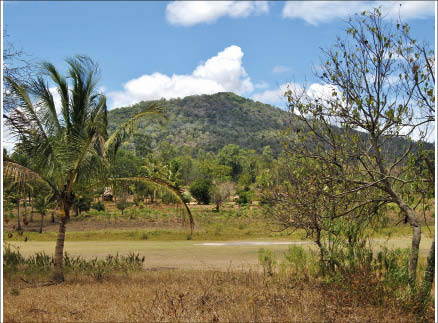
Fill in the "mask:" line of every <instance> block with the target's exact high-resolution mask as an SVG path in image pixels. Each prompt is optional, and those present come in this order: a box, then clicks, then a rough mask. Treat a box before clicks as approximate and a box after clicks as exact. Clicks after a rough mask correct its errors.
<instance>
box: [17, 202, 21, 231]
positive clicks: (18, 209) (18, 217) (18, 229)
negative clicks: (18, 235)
mask: <svg viewBox="0 0 438 323" xmlns="http://www.w3.org/2000/svg"><path fill="white" fill-rule="evenodd" d="M17 221H18V226H17V231H21V223H20V200H18V202H17Z"/></svg>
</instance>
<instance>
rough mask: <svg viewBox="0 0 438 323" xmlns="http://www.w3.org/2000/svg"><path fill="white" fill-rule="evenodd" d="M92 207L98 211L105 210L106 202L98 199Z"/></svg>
mask: <svg viewBox="0 0 438 323" xmlns="http://www.w3.org/2000/svg"><path fill="white" fill-rule="evenodd" d="M91 208H92V209H95V210H97V211H105V204H103V203H102V202H101V201H97V202H96V203H93V204H91Z"/></svg>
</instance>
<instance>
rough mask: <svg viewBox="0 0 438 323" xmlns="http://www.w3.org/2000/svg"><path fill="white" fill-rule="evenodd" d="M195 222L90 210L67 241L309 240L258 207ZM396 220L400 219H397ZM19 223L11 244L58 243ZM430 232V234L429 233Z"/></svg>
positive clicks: (394, 231)
mask: <svg viewBox="0 0 438 323" xmlns="http://www.w3.org/2000/svg"><path fill="white" fill-rule="evenodd" d="M191 207H192V213H193V215H194V219H195V231H194V233H193V234H192V235H190V230H189V228H188V222H187V221H186V220H187V219H185V218H184V216H183V213H182V209H181V208H176V207H172V206H162V205H161V206H160V205H154V206H151V207H148V208H143V209H134V208H131V209H129V210H126V211H125V214H124V215H123V216H122V215H121V213H120V212H117V211H115V210H114V206H113V205H112V204H107V205H106V208H107V211H96V210H90V211H89V212H84V213H83V214H82V215H80V216H78V217H72V218H71V221H70V222H69V224H68V226H67V234H66V241H89V240H93V241H122V240H123V241H141V240H151V241H174V240H176V241H180V240H199V241H206V240H209V241H210V240H217V241H224V240H253V239H280V240H283V239H284V240H305V232H304V231H303V230H296V231H293V230H285V231H279V228H278V227H276V226H275V225H273V224H272V223H270V219H269V218H266V217H265V214H263V213H262V210H261V209H260V208H258V207H255V206H253V207H242V208H237V207H235V206H233V205H227V207H224V208H223V209H222V210H221V211H220V212H219V213H217V212H214V210H213V209H212V207H211V206H204V205H202V206H191ZM393 216H395V215H393ZM393 222H394V221H392V222H391V223H390V224H389V225H388V227H387V228H383V229H380V230H379V231H378V232H374V233H373V236H374V237H375V238H386V237H402V236H408V235H410V234H411V228H410V227H409V226H408V225H404V224H402V225H394V223H393ZM14 225H15V221H14V220H13V219H7V223H4V230H5V233H6V234H5V235H4V237H5V240H6V241H23V240H25V239H27V240H30V241H55V240H56V234H57V230H58V225H57V223H53V224H52V223H50V222H49V221H48V220H46V224H45V225H46V226H45V228H44V232H43V233H42V234H39V233H38V232H36V231H37V230H38V229H39V222H38V221H35V222H33V223H29V224H28V225H25V226H23V228H24V232H23V234H21V235H20V234H17V233H16V231H15V228H14ZM429 229H430V230H429ZM434 232H435V227H434V225H429V228H428V227H427V226H425V225H424V226H423V236H424V237H433V235H434Z"/></svg>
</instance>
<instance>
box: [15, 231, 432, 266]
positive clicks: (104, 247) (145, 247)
mask: <svg viewBox="0 0 438 323" xmlns="http://www.w3.org/2000/svg"><path fill="white" fill-rule="evenodd" d="M259 241H260V240H259ZM263 241H278V240H272V239H269V240H268V239H266V240H263ZM202 242H205V241H202ZM198 243H199V242H197V241H188V240H183V241H150V240H146V241H126V240H120V241H105V240H101V241H66V243H65V251H66V252H67V253H68V254H70V255H74V256H78V255H80V256H82V257H85V258H87V259H91V258H94V257H98V258H104V257H106V256H107V255H115V254H116V253H119V254H124V255H127V254H129V253H132V252H134V253H139V254H140V255H142V256H145V257H146V261H145V265H146V266H147V267H161V266H165V267H173V268H198V269H200V268H204V269H219V270H226V269H228V268H233V269H237V268H241V267H247V268H248V267H251V268H252V267H254V266H256V265H257V264H258V255H257V252H258V250H259V248H260V246H248V245H245V246H202V245H197V244H198ZM410 243H411V241H410V239H409V238H398V239H395V238H393V239H391V240H388V241H386V240H385V239H376V240H373V245H374V248H375V249H376V250H380V249H381V247H382V246H387V247H388V248H391V249H393V248H407V247H409V246H410ZM431 243H432V239H429V238H426V237H424V238H423V239H422V241H421V244H420V256H422V257H426V256H427V253H428V252H429V248H430V245H431ZM11 244H13V245H14V246H17V247H19V250H20V252H21V253H22V254H23V255H25V256H30V255H33V254H35V253H36V252H39V251H44V252H45V253H46V254H49V255H51V254H53V252H54V250H55V241H28V242H23V241H14V242H11ZM303 247H304V248H305V249H306V250H307V249H311V250H316V246H315V245H314V244H312V243H309V244H308V245H304V246H303ZM265 248H267V249H269V250H272V251H273V252H274V253H276V254H277V255H279V256H280V255H281V253H282V252H284V251H286V250H287V249H288V248H289V246H288V245H271V246H265Z"/></svg>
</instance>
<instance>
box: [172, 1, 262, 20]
mask: <svg viewBox="0 0 438 323" xmlns="http://www.w3.org/2000/svg"><path fill="white" fill-rule="evenodd" d="M268 12H269V5H268V2H267V1H255V2H253V1H173V2H171V3H169V4H168V5H167V7H166V19H167V21H168V22H169V23H171V24H173V25H181V26H193V25H196V24H199V23H214V22H216V20H217V19H219V18H220V17H223V16H229V17H232V18H239V17H247V16H249V15H254V14H255V15H257V14H263V13H268Z"/></svg>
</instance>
